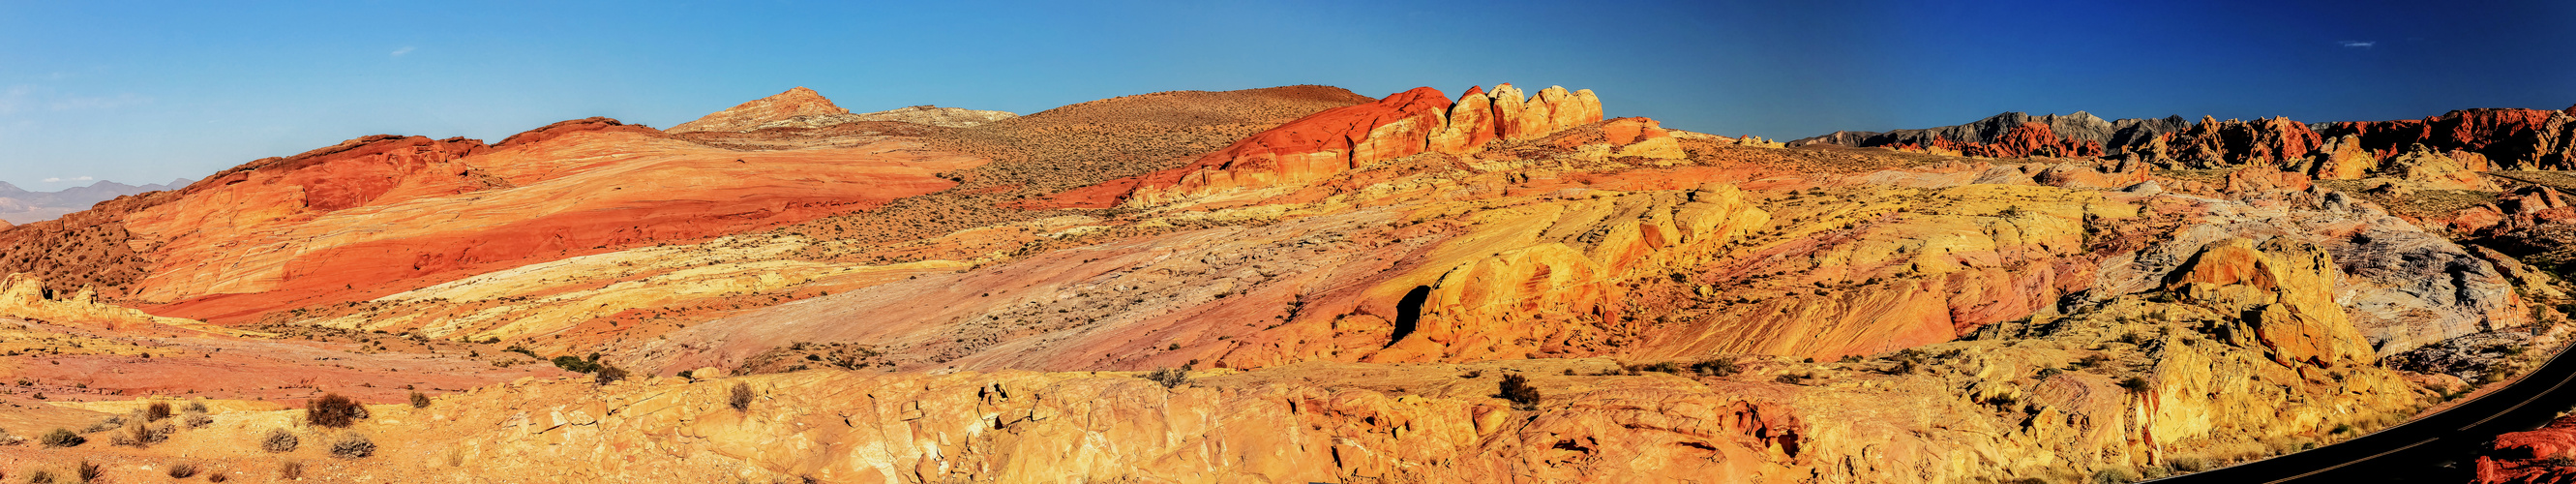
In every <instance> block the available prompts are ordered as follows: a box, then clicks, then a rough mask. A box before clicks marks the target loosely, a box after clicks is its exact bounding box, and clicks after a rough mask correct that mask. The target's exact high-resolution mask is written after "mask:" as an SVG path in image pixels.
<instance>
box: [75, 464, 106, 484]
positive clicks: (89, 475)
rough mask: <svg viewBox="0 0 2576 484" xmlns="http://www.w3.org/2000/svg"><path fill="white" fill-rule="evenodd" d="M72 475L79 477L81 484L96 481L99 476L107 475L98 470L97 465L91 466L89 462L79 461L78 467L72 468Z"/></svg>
mask: <svg viewBox="0 0 2576 484" xmlns="http://www.w3.org/2000/svg"><path fill="white" fill-rule="evenodd" d="M72 474H73V475H76V476H79V477H80V481H81V482H92V481H97V480H98V478H99V477H100V476H105V475H107V473H106V472H105V471H101V470H99V468H98V464H92V463H90V462H89V461H81V463H80V465H79V466H75V467H72Z"/></svg>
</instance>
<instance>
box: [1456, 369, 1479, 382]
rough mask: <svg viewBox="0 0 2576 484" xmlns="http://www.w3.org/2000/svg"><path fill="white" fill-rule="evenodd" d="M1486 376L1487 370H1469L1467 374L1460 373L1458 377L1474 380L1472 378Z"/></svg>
mask: <svg viewBox="0 0 2576 484" xmlns="http://www.w3.org/2000/svg"><path fill="white" fill-rule="evenodd" d="M1484 376H1485V370H1468V371H1467V373H1466V374H1463V375H1458V377H1459V378H1466V379H1470V380H1472V379H1476V378H1481V377H1484Z"/></svg>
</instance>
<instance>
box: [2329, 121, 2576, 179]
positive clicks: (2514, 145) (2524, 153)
mask: <svg viewBox="0 0 2576 484" xmlns="http://www.w3.org/2000/svg"><path fill="white" fill-rule="evenodd" d="M2571 122H2576V117H2570V115H2569V113H2568V111H2564V110H2542V109H2500V108H2484V109H2464V110H2458V111H2451V112H2448V113H2443V114H2442V115H2440V116H2432V117H2426V118H2424V119H2402V120H2395V121H2349V122H2335V123H2325V125H2324V127H2323V128H2321V129H2320V132H2323V133H2326V134H2327V135H2330V136H2352V137H2354V138H2356V139H2358V140H2359V142H2360V145H2361V147H2362V148H2363V149H2365V150H2368V151H2370V152H2371V154H2372V155H2373V156H2375V157H2378V158H2380V159H2389V158H2393V157H2397V156H2400V155H2403V154H2404V153H2406V152H2408V151H2413V150H2414V149H2413V148H2412V147H2413V146H2415V145H2423V146H2425V147H2427V148H2429V151H2435V152H2452V151H2463V152H2469V153H2475V154H2477V155H2478V156H2479V157H2481V158H2484V159H2486V160H2491V161H2492V162H2493V163H2494V164H2495V165H2496V166H2497V167H2499V168H2502V169H2514V170H2565V169H2571V168H2576V124H2571Z"/></svg>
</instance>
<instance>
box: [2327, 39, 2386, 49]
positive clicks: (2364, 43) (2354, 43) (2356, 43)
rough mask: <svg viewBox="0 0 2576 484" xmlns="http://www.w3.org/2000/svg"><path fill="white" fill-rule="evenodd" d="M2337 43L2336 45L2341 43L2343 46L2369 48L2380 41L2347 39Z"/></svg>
mask: <svg viewBox="0 0 2576 484" xmlns="http://www.w3.org/2000/svg"><path fill="white" fill-rule="evenodd" d="M2335 44H2336V45H2341V46H2344V47H2352V48H2360V49H2368V48H2370V46H2374V45H2379V42H2378V41H2374V40H2346V41H2342V42H2336V43H2335Z"/></svg>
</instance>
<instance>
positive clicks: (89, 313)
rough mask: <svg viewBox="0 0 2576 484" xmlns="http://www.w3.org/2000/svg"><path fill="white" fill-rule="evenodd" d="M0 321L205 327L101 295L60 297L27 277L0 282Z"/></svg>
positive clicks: (17, 275)
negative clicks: (108, 300)
mask: <svg viewBox="0 0 2576 484" xmlns="http://www.w3.org/2000/svg"><path fill="white" fill-rule="evenodd" d="M0 318H18V319H34V320H41V321H49V322H55V323H62V324H77V325H87V326H96V327H102V328H109V329H114V328H117V327H119V326H138V325H155V324H157V325H166V326H191V327H193V326H201V325H203V324H204V323H201V322H198V321H193V320H187V319H180V318H165V317H159V316H153V315H151V314H146V313H144V312H143V311H139V310H135V309H134V308H128V307H122V306H117V305H114V304H109V303H106V302H103V301H100V300H99V297H98V292H97V291H93V290H89V289H86V288H84V289H82V290H80V292H76V293H68V294H57V293H54V291H53V290H52V289H47V288H46V287H45V282H44V281H42V280H39V279H37V278H36V277H34V276H32V275H29V274H26V273H15V274H9V275H8V277H6V278H0Z"/></svg>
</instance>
